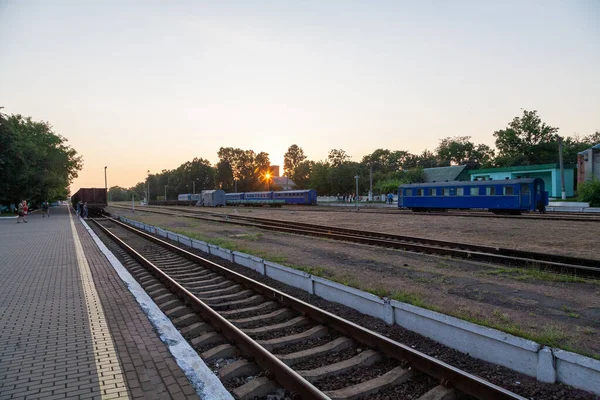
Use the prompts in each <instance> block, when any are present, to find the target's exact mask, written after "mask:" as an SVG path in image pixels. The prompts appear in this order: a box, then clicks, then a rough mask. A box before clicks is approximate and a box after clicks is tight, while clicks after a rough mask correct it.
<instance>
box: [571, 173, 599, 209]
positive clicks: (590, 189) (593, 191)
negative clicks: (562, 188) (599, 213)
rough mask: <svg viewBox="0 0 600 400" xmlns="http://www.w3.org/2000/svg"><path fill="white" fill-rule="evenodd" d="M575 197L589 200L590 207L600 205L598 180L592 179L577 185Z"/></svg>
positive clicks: (580, 199)
mask: <svg viewBox="0 0 600 400" xmlns="http://www.w3.org/2000/svg"><path fill="white" fill-rule="evenodd" d="M577 198H578V200H579V201H586V202H589V203H590V207H600V180H598V179H594V180H592V181H589V182H584V183H582V184H581V185H579V187H578V188H577Z"/></svg>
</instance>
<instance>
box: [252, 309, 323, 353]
mask: <svg viewBox="0 0 600 400" xmlns="http://www.w3.org/2000/svg"><path fill="white" fill-rule="evenodd" d="M300 318H303V317H300ZM327 333H328V329H327V327H325V326H323V325H317V326H314V327H312V328H310V329H307V330H305V331H304V332H300V333H296V334H294V335H289V336H284V337H280V338H275V339H266V340H257V341H256V343H258V344H260V345H261V346H262V347H264V348H265V349H266V350H268V351H273V350H276V349H280V348H282V347H285V346H288V345H291V344H294V343H299V342H303V341H305V340H310V339H317V338H320V337H323V336H325V335H327Z"/></svg>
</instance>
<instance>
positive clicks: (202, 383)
mask: <svg viewBox="0 0 600 400" xmlns="http://www.w3.org/2000/svg"><path fill="white" fill-rule="evenodd" d="M81 222H82V223H83V225H84V226H85V229H86V230H87V231H88V233H89V234H90V236H91V237H92V238H93V239H94V242H95V243H96V245H97V246H98V248H99V249H100V251H101V252H102V253H103V254H104V255H105V256H106V258H107V259H108V261H109V262H110V264H111V265H112V267H113V268H114V269H115V271H116V272H117V274H118V275H119V277H120V278H121V280H122V281H123V282H124V283H125V285H126V286H127V288H128V289H129V291H130V292H131V294H133V296H134V297H135V299H136V301H137V302H138V304H139V305H140V307H141V308H142V310H143V311H144V314H146V315H147V316H148V319H149V321H150V323H151V324H152V326H153V327H154V328H155V329H156V330H157V332H158V333H159V335H160V340H161V341H162V342H163V343H165V345H167V347H168V348H169V351H170V353H171V354H172V355H173V357H174V358H175V361H176V362H177V364H178V365H179V367H181V369H182V370H183V372H184V373H185V375H186V377H187V378H188V379H189V381H190V383H191V384H192V386H193V387H194V389H195V390H196V393H197V394H198V396H199V397H200V398H201V399H206V400H213V399H214V400H233V396H232V395H231V394H230V393H229V392H228V391H227V390H226V389H225V388H224V387H223V384H222V383H221V381H220V380H219V379H218V378H217V377H216V375H215V374H214V373H213V372H212V371H211V370H210V369H209V368H208V367H207V366H206V364H205V363H204V361H202V359H201V358H200V356H198V353H196V351H195V350H194V349H193V348H192V347H191V346H190V345H189V344H188V342H187V341H186V340H185V339H184V338H183V336H181V334H180V333H179V331H178V330H177V328H175V326H173V324H172V323H171V321H170V320H169V319H168V318H167V316H166V315H165V314H164V313H163V312H162V311H161V310H160V308H158V306H157V305H156V304H155V303H154V302H153V301H152V299H151V298H150V297H149V296H148V294H147V293H146V292H145V291H144V290H143V289H142V287H141V286H140V285H139V284H138V282H137V281H136V280H135V279H134V278H133V276H131V274H129V272H128V271H127V269H126V268H125V267H124V266H123V265H122V264H121V262H120V261H119V260H118V259H117V258H116V257H115V256H114V254H112V252H111V251H110V250H108V248H107V247H106V246H105V245H104V243H102V241H101V240H100V238H98V236H97V235H96V234H95V233H94V231H93V230H92V229H91V228H90V227H89V226H88V225H87V223H86V222H85V221H84V220H81Z"/></svg>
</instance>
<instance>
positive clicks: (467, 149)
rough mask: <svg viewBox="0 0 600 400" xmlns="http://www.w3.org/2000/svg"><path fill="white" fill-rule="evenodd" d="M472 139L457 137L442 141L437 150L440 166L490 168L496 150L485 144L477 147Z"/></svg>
mask: <svg viewBox="0 0 600 400" xmlns="http://www.w3.org/2000/svg"><path fill="white" fill-rule="evenodd" d="M470 139H471V137H470V136H455V137H447V138H445V139H442V140H440V144H439V145H438V147H437V149H436V153H437V159H438V165H439V166H441V167H446V166H450V165H466V166H467V168H468V169H476V168H480V167H482V166H490V165H491V163H492V161H493V158H494V150H492V149H491V148H490V147H489V146H487V145H485V144H479V145H477V146H475V144H474V143H473V142H471V140H470Z"/></svg>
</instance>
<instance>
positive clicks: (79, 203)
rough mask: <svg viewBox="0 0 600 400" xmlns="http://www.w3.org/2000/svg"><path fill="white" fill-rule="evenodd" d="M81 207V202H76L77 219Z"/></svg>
mask: <svg viewBox="0 0 600 400" xmlns="http://www.w3.org/2000/svg"><path fill="white" fill-rule="evenodd" d="M82 205H83V204H82V203H81V201H78V202H77V211H76V212H77V216H78V217H79V216H80V215H81V206H82Z"/></svg>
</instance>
